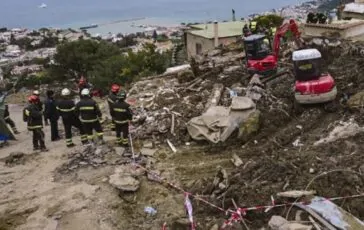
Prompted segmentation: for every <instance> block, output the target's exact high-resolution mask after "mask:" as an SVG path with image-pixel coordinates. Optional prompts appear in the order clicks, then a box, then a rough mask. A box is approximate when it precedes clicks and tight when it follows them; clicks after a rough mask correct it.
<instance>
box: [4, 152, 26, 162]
mask: <svg viewBox="0 0 364 230" xmlns="http://www.w3.org/2000/svg"><path fill="white" fill-rule="evenodd" d="M24 158H25V153H23V152H12V153H10V154H9V156H7V157H5V158H4V161H5V164H6V165H12V164H22V163H24V162H25V159H24Z"/></svg>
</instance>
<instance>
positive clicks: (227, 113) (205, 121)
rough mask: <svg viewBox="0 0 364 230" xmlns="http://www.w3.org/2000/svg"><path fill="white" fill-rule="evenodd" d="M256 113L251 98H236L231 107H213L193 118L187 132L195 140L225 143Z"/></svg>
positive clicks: (188, 124)
mask: <svg viewBox="0 0 364 230" xmlns="http://www.w3.org/2000/svg"><path fill="white" fill-rule="evenodd" d="M254 111H255V104H254V102H253V101H252V100H251V99H250V98H248V97H234V98H233V101H232V105H231V107H223V106H211V107H209V108H208V109H207V111H206V112H205V113H204V114H202V115H201V116H198V117H194V118H192V119H191V120H190V121H189V122H188V123H187V130H188V133H189V134H190V136H191V137H192V138H193V139H194V140H208V141H210V142H212V143H219V142H224V141H226V140H227V139H228V138H229V137H230V135H231V134H232V133H233V132H234V131H235V130H236V129H237V128H239V126H240V125H241V124H242V123H243V122H244V121H246V120H247V119H248V117H249V115H250V114H251V113H253V112H254Z"/></svg>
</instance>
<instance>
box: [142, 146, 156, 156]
mask: <svg viewBox="0 0 364 230" xmlns="http://www.w3.org/2000/svg"><path fill="white" fill-rule="evenodd" d="M140 151H141V153H142V155H143V156H148V157H153V156H154V153H155V152H157V150H156V149H147V148H142V149H141V150H140Z"/></svg>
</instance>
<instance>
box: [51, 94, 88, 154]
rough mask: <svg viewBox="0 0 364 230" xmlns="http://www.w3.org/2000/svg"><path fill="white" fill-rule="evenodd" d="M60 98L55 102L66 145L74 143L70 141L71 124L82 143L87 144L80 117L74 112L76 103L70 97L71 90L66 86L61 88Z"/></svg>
mask: <svg viewBox="0 0 364 230" xmlns="http://www.w3.org/2000/svg"><path fill="white" fill-rule="evenodd" d="M61 96H62V99H61V100H60V101H59V102H58V103H57V110H58V112H59V114H60V116H61V117H62V121H63V126H64V131H65V133H66V146H67V147H69V148H72V147H74V146H75V144H74V143H73V141H72V126H73V127H76V128H77V129H78V130H79V131H80V134H81V142H82V144H84V145H85V144H87V143H88V141H87V135H86V133H85V131H84V129H83V127H82V123H81V121H80V119H79V118H78V117H77V115H76V113H75V109H76V105H75V102H74V101H73V100H72V99H71V97H70V96H71V91H70V90H69V89H67V88H64V89H62V92H61Z"/></svg>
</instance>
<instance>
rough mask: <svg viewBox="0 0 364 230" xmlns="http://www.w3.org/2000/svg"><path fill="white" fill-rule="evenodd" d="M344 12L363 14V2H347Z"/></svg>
mask: <svg viewBox="0 0 364 230" xmlns="http://www.w3.org/2000/svg"><path fill="white" fill-rule="evenodd" d="M344 12H352V13H358V14H363V13H364V4H363V3H355V2H352V3H349V4H346V5H345V8H344Z"/></svg>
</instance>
